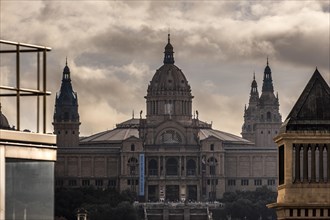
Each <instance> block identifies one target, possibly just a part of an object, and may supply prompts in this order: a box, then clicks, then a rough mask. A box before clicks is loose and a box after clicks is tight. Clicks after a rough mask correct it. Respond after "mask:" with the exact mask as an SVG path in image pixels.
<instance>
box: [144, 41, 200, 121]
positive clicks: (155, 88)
mask: <svg viewBox="0 0 330 220" xmlns="http://www.w3.org/2000/svg"><path fill="white" fill-rule="evenodd" d="M173 54H174V52H173V46H172V45H171V42H170V35H168V43H167V45H166V46H165V52H164V64H163V65H162V66H161V67H160V68H159V69H158V70H157V71H156V73H155V75H154V76H153V78H152V80H151V81H150V84H149V86H148V91H147V96H145V98H146V99H147V119H148V120H150V121H153V122H155V123H156V122H159V121H163V120H166V118H170V119H171V120H178V121H189V120H191V117H192V99H193V96H192V95H191V89H190V85H189V84H188V81H187V79H186V77H185V75H184V74H183V72H182V71H181V69H179V68H178V67H177V66H176V65H174V56H173ZM164 116H167V117H164Z"/></svg>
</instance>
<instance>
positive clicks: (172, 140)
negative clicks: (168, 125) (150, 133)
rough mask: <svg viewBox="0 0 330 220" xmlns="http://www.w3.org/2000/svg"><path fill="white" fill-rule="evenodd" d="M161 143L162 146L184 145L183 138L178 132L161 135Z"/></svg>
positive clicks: (171, 131) (170, 131)
mask: <svg viewBox="0 0 330 220" xmlns="http://www.w3.org/2000/svg"><path fill="white" fill-rule="evenodd" d="M160 142H161V143H162V144H179V143H182V138H181V136H180V134H179V133H178V132H176V131H174V130H167V131H164V132H163V133H162V134H161V135H160Z"/></svg>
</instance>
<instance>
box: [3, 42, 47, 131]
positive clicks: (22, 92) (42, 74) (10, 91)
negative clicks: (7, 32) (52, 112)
mask: <svg viewBox="0 0 330 220" xmlns="http://www.w3.org/2000/svg"><path fill="white" fill-rule="evenodd" d="M2 45H8V46H7V48H8V49H7V48H6V49H2V47H0V54H16V62H15V66H16V71H15V72H16V86H13V87H11V86H6V85H2V84H1V85H0V97H16V128H15V129H16V130H17V131H19V130H20V128H21V126H20V121H21V120H20V112H21V105H20V103H21V97H24V96H35V97H36V99H37V106H36V115H37V117H36V118H37V120H36V121H37V122H36V123H37V126H36V128H37V132H38V133H40V130H42V133H46V96H49V95H50V94H51V92H49V91H47V71H46V67H47V65H46V58H47V52H49V51H51V48H50V47H45V46H38V45H32V44H25V43H18V42H12V41H6V40H0V46H2ZM21 53H35V54H36V56H37V73H36V75H37V85H36V87H37V88H36V89H31V88H22V87H21V61H20V57H21ZM41 57H42V59H41ZM40 66H42V68H40ZM3 91H4V93H3ZM40 99H42V103H40ZM40 105H41V109H42V128H40V119H41V114H40Z"/></svg>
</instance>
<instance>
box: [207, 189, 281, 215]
mask: <svg viewBox="0 0 330 220" xmlns="http://www.w3.org/2000/svg"><path fill="white" fill-rule="evenodd" d="M276 197H277V193H276V192H273V191H271V190H270V189H268V188H267V187H266V186H263V187H261V188H257V189H256V190H255V191H236V192H226V193H224V194H223V198H222V199H221V200H220V202H222V203H224V208H223V209H220V210H217V211H215V212H214V213H213V217H214V219H215V220H220V219H227V216H231V217H232V218H233V219H235V218H236V219H250V220H255V219H259V218H261V219H268V217H272V218H273V219H276V213H275V210H272V209H268V208H267V207H266V205H267V204H269V203H273V202H275V201H276Z"/></svg>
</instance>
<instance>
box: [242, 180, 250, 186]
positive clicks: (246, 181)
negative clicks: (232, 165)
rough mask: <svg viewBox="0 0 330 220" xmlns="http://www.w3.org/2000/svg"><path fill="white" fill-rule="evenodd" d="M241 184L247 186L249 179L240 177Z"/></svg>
mask: <svg viewBox="0 0 330 220" xmlns="http://www.w3.org/2000/svg"><path fill="white" fill-rule="evenodd" d="M241 185H242V186H248V185H249V180H248V179H242V180H241Z"/></svg>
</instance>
